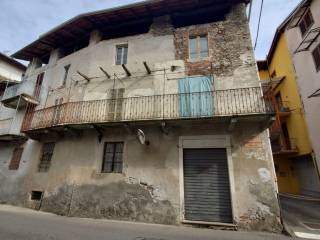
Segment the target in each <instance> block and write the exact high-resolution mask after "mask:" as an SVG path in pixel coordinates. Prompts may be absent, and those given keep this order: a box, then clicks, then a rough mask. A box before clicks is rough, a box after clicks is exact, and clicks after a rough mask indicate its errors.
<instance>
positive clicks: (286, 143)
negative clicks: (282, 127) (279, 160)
mask: <svg viewBox="0 0 320 240" xmlns="http://www.w3.org/2000/svg"><path fill="white" fill-rule="evenodd" d="M271 147H272V152H273V155H275V156H279V155H295V154H298V153H299V149H298V146H297V139H294V138H286V137H282V136H280V137H278V138H275V139H272V140H271Z"/></svg>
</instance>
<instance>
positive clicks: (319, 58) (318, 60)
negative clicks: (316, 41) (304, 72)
mask: <svg viewBox="0 0 320 240" xmlns="http://www.w3.org/2000/svg"><path fill="white" fill-rule="evenodd" d="M312 56H313V60H314V64H315V66H316V70H317V71H319V70H320V45H319V46H318V47H316V49H315V50H313V52H312Z"/></svg>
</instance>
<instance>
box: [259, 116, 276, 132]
mask: <svg viewBox="0 0 320 240" xmlns="http://www.w3.org/2000/svg"><path fill="white" fill-rule="evenodd" d="M276 120H277V118H276V116H271V117H269V118H268V119H267V120H266V121H262V122H261V124H260V130H261V131H263V130H265V129H267V128H270V127H271V125H272V123H273V122H274V121H276Z"/></svg>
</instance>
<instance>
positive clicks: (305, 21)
mask: <svg viewBox="0 0 320 240" xmlns="http://www.w3.org/2000/svg"><path fill="white" fill-rule="evenodd" d="M313 23H314V20H313V17H312V13H311V11H310V9H309V10H308V11H307V12H306V14H305V15H304V16H303V18H302V20H301V21H300V23H299V28H300V31H301V34H302V36H304V35H305V34H306V33H307V32H308V30H309V29H310V27H311V26H312V25H313Z"/></svg>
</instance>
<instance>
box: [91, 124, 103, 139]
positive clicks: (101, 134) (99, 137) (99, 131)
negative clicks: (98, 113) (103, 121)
mask: <svg viewBox="0 0 320 240" xmlns="http://www.w3.org/2000/svg"><path fill="white" fill-rule="evenodd" d="M92 127H93V128H94V129H95V130H96V131H97V133H98V141H99V143H101V141H102V138H103V136H104V129H103V128H102V127H99V126H97V125H96V124H93V125H92Z"/></svg>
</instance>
